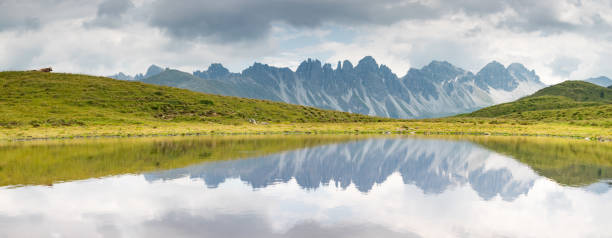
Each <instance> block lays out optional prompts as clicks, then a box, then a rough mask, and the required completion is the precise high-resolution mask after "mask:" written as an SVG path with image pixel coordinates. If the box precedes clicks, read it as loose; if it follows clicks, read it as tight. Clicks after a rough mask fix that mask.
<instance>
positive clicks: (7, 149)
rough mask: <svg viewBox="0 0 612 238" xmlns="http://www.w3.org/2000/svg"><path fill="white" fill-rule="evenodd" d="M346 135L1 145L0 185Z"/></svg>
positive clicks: (149, 167) (256, 152) (151, 167)
mask: <svg viewBox="0 0 612 238" xmlns="http://www.w3.org/2000/svg"><path fill="white" fill-rule="evenodd" d="M351 139H356V137H348V136H318V137H312V136H265V137H253V136H251V137H242V138H241V137H215V138H213V137H205V138H202V137H189V138H147V139H104V140H83V141H58V142H42V143H39V142H28V144H26V145H24V144H22V143H17V144H8V145H4V146H1V145H0V186H7V185H45V184H53V183H56V182H61V181H70V180H79V179H87V178H95V177H104V176H112V175H119V174H127V173H142V172H148V171H155V170H163V169H172V168H180V167H185V166H188V165H191V164H195V163H200V162H205V161H215V160H229V159H240V158H248V157H254V156H263V155H267V154H272V153H277V152H282V151H287V150H294V149H300V148H307V147H312V146H317V145H323V144H328V143H333V142H341V141H348V140H351Z"/></svg>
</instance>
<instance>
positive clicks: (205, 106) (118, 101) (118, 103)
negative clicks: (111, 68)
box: [0, 72, 387, 128]
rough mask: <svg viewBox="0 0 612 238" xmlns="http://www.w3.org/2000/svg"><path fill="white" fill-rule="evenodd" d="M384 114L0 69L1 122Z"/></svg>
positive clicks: (327, 118)
mask: <svg viewBox="0 0 612 238" xmlns="http://www.w3.org/2000/svg"><path fill="white" fill-rule="evenodd" d="M251 118H252V119H255V120H256V121H258V122H361V121H380V120H387V119H382V118H375V117H368V116H364V115H358V114H351V113H344V112H336V111H329V110H321V109H316V108H312V107H305V106H298V105H290V104H285V103H278V102H271V101H264V100H254V99H245V98H237V97H226V96H217V95H210V94H204V93H197V92H192V91H188V90H184V89H178V88H172V87H165V86H155V85H149V84H144V83H140V82H127V81H120V80H114V79H110V78H105V77H94V76H87V75H78V74H60V73H42V72H0V128H3V127H4V128H14V127H41V126H71V125H124V124H146V123H147V122H166V121H173V122H175V121H192V122H213V123H223V124H241V123H247V122H248V120H249V119H251Z"/></svg>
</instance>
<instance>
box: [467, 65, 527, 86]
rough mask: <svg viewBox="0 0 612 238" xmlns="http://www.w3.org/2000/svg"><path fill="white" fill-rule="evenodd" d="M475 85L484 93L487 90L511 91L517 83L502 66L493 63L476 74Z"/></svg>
mask: <svg viewBox="0 0 612 238" xmlns="http://www.w3.org/2000/svg"><path fill="white" fill-rule="evenodd" d="M476 85H478V87H480V88H481V89H483V90H486V91H489V88H493V89H503V90H506V91H511V90H513V89H515V88H516V87H517V86H518V82H517V81H516V80H514V78H513V77H512V76H511V75H510V72H509V71H508V70H507V69H506V67H504V65H503V64H501V63H499V62H497V61H493V62H491V63H488V64H487V65H486V66H485V67H484V68H482V69H481V70H480V71H479V72H478V73H477V74H476Z"/></svg>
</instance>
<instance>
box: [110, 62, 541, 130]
mask: <svg viewBox="0 0 612 238" xmlns="http://www.w3.org/2000/svg"><path fill="white" fill-rule="evenodd" d="M160 69H161V68H160V67H157V66H152V67H150V68H149V69H148V70H147V73H146V74H145V75H142V74H139V75H137V76H134V77H130V76H126V75H124V74H121V73H120V74H117V75H114V76H111V77H113V78H116V79H130V80H138V81H141V82H145V83H150V84H158V85H166V86H173V87H179V88H185V89H190V90H193V91H200V92H205V93H212V94H220V95H226V96H238V97H247V98H255V99H266V100H272V101H280V102H286V103H291V104H299V105H306V106H313V107H318V108H323V109H332V110H338V111H345V112H353V113H359V114H365V115H375V116H383V117H392V118H428V117H441V116H449V115H455V114H459V113H466V112H472V111H475V110H477V109H480V108H483V107H487V106H491V105H495V104H499V103H504V102H510V101H513V100H516V99H518V98H521V97H523V96H527V95H529V94H531V93H533V92H535V91H537V90H539V89H541V88H543V87H545V84H543V83H542V82H541V81H540V79H539V77H538V76H537V75H536V73H535V71H533V70H528V69H527V68H525V66H523V65H522V64H519V63H513V64H510V65H509V66H508V67H505V66H504V65H502V64H500V63H499V62H496V61H493V62H491V63H489V64H487V65H486V66H485V67H483V68H482V69H481V70H480V71H479V72H477V73H476V74H474V73H472V72H469V71H466V70H464V69H461V68H458V67H455V66H453V65H452V64H450V63H448V62H446V61H432V62H431V63H430V64H428V65H426V66H425V67H423V68H421V69H415V68H412V69H410V70H409V71H408V73H407V74H406V75H404V76H402V77H398V76H397V75H396V74H394V73H393V72H392V71H391V69H389V68H388V67H387V66H385V65H379V64H378V63H377V62H376V60H375V59H374V58H372V57H370V56H366V57H364V58H363V59H361V60H360V61H359V62H358V64H357V65H356V66H353V64H352V63H351V62H350V61H348V60H345V61H343V62H338V64H337V66H336V67H335V69H334V68H332V65H331V64H328V63H326V64H323V63H321V61H319V60H312V59H308V60H306V61H303V62H302V63H301V64H300V65H299V67H298V68H297V70H296V71H293V70H291V69H289V68H278V67H274V66H269V65H267V64H261V63H255V64H253V65H252V66H251V67H249V68H247V69H245V70H243V71H242V72H241V73H231V72H230V71H229V70H228V69H226V68H225V67H223V65H221V64H211V65H210V66H209V67H208V69H207V70H204V71H195V72H193V74H190V73H186V72H181V71H178V70H173V69H165V70H161V71H160Z"/></svg>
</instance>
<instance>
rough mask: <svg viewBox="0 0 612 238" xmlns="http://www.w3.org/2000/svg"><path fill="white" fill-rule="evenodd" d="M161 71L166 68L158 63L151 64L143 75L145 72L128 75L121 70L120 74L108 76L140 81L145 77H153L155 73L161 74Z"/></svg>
mask: <svg viewBox="0 0 612 238" xmlns="http://www.w3.org/2000/svg"><path fill="white" fill-rule="evenodd" d="M161 72H164V69H163V68H161V67H159V66H157V65H154V64H153V65H151V66H149V68H147V72H146V73H145V74H144V75H143V74H136V75H134V76H131V75H126V74H124V73H122V72H119V73H118V74H115V75H111V76H108V77H109V78H114V79H118V80H127V81H133V80H136V81H140V80H143V79H145V78H149V77H153V76H155V75H158V74H160V73H161Z"/></svg>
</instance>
